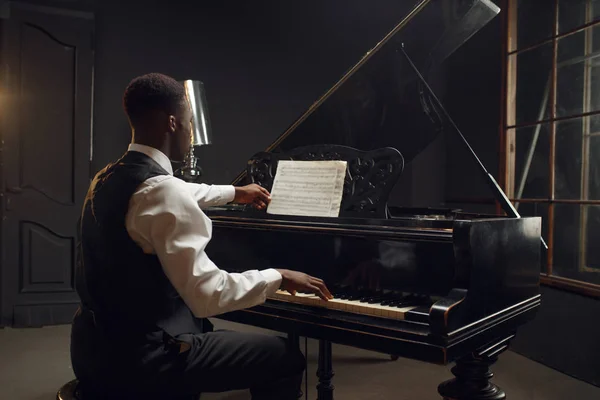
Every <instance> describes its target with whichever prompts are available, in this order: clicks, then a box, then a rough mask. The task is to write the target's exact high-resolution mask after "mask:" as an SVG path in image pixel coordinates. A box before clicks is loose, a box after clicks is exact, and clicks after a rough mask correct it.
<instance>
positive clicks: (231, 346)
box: [174, 331, 305, 400]
mask: <svg viewBox="0 0 600 400" xmlns="http://www.w3.org/2000/svg"><path fill="white" fill-rule="evenodd" d="M177 339H179V340H182V341H184V342H186V343H188V344H190V346H191V347H190V349H189V350H188V351H187V352H184V353H181V354H180V356H182V357H183V358H184V365H185V368H184V370H183V373H182V376H181V381H180V382H178V383H176V384H175V386H176V388H174V391H175V392H177V394H181V395H189V394H196V393H210V392H224V391H229V390H238V389H250V392H251V394H252V399H253V400H271V399H272V400H288V399H289V400H292V399H293V400H295V399H297V398H298V393H299V392H300V386H301V384H302V373H303V372H304V367H305V359H304V356H303V354H302V353H301V352H300V350H299V349H297V348H293V347H291V346H290V344H289V342H288V341H287V340H286V339H284V338H282V337H278V336H270V335H263V334H258V333H242V332H234V331H215V332H209V333H205V334H202V335H181V336H179V337H178V338H177Z"/></svg>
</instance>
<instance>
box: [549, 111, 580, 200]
mask: <svg viewBox="0 0 600 400" xmlns="http://www.w3.org/2000/svg"><path fill="white" fill-rule="evenodd" d="M583 128H584V121H583V119H582V118H576V119H572V120H566V121H559V122H557V123H556V142H555V145H556V159H555V162H554V195H555V196H556V198H557V199H580V198H581V189H582V187H581V177H582V176H583V175H582V170H581V169H582V157H581V154H582V143H583Z"/></svg>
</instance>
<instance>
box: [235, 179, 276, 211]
mask: <svg viewBox="0 0 600 400" xmlns="http://www.w3.org/2000/svg"><path fill="white" fill-rule="evenodd" d="M233 201H234V203H240V204H252V205H253V206H254V207H256V208H258V209H259V210H262V209H264V208H266V207H267V204H269V202H270V201H271V194H270V193H269V191H268V190H267V189H265V188H263V187H262V186H260V185H257V184H256V183H251V184H250V185H246V186H236V187H235V197H234V198H233Z"/></svg>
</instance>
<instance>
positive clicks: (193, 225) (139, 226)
mask: <svg viewBox="0 0 600 400" xmlns="http://www.w3.org/2000/svg"><path fill="white" fill-rule="evenodd" d="M129 151H139V152H141V153H144V154H146V155H147V156H149V157H151V158H152V159H153V160H154V161H156V162H157V163H158V164H159V165H160V166H161V167H162V168H164V169H165V170H166V171H167V172H168V173H169V175H161V176H156V177H152V178H150V179H148V180H146V181H145V182H144V183H142V184H141V185H140V186H139V187H138V188H137V190H136V191H135V193H134V194H133V196H132V197H131V200H130V202H129V210H128V213H127V216H126V227H127V231H128V232H129V236H130V237H131V238H132V239H133V240H134V241H135V242H136V243H137V244H138V245H139V246H140V247H141V248H142V249H143V250H144V252H145V253H148V254H156V255H157V256H158V259H159V260H160V263H161V265H162V268H163V270H164V272H165V274H166V276H167V277H168V278H169V280H170V281H171V283H172V284H173V286H174V287H175V289H176V290H177V292H178V293H179V294H180V296H181V297H182V298H183V300H184V301H185V303H186V304H187V305H188V307H189V308H190V309H191V310H192V312H193V313H194V315H195V316H196V317H199V318H206V317H211V316H215V315H218V314H222V313H225V312H229V311H234V310H239V309H243V308H248V307H252V306H255V305H258V304H261V303H263V302H264V301H265V300H266V297H267V296H268V295H271V294H273V293H274V292H275V291H276V290H277V289H278V288H279V286H280V284H281V279H282V278H281V274H280V273H279V272H277V271H276V270H274V269H270V268H269V269H265V270H262V271H257V270H251V271H246V272H244V273H228V272H226V271H223V270H221V269H219V268H218V267H217V266H216V265H215V264H214V263H213V262H212V261H211V260H210V259H209V258H208V256H207V254H206V253H205V251H204V250H205V248H206V246H207V245H208V242H209V241H210V239H211V235H212V221H211V220H210V218H208V217H207V216H206V214H204V212H203V211H202V210H201V208H203V207H208V206H215V205H223V204H226V203H229V202H231V201H233V199H234V196H235V189H234V187H233V186H231V185H206V184H196V183H188V182H185V181H183V180H181V179H179V178H176V177H174V176H173V169H172V167H171V162H170V161H169V158H168V157H167V156H166V155H165V154H164V153H162V152H161V151H159V150H157V149H155V148H152V147H148V146H143V145H139V144H130V145H129ZM232 251H234V249H232ZM243 262H244V260H240V263H243Z"/></svg>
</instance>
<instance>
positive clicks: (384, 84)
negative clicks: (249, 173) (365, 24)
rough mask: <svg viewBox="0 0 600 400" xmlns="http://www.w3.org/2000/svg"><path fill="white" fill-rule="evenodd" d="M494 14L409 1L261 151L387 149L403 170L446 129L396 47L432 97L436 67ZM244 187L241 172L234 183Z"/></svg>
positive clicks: (473, 3) (479, 1)
mask: <svg viewBox="0 0 600 400" xmlns="http://www.w3.org/2000/svg"><path fill="white" fill-rule="evenodd" d="M499 11H500V9H499V8H498V7H496V6H495V5H494V4H493V3H492V2H491V1H489V0H422V1H415V2H414V6H413V7H412V9H410V10H409V11H408V13H407V14H406V16H405V17H404V18H403V19H402V20H401V21H400V22H399V23H398V24H397V25H396V26H395V27H394V29H392V31H391V32H389V33H388V34H387V35H386V36H385V37H384V38H383V39H382V40H381V41H380V42H379V43H378V44H377V45H376V46H375V47H374V48H373V49H372V50H370V51H369V52H367V53H366V54H365V55H364V56H363V58H362V59H361V60H360V61H359V62H358V63H357V64H356V65H354V66H353V67H352V68H351V69H350V70H349V71H348V72H347V73H346V74H345V75H344V76H343V77H342V78H341V79H340V80H339V81H338V82H337V83H336V84H335V85H334V86H333V87H331V88H330V89H329V90H328V91H327V92H326V93H325V94H324V95H323V96H322V97H321V98H320V99H319V100H318V101H316V102H315V103H314V104H313V105H311V106H310V107H309V109H308V110H307V111H306V112H304V113H303V114H302V115H301V116H300V118H298V119H297V120H296V121H295V122H294V123H293V124H292V125H291V126H290V127H289V128H288V129H286V131H285V132H284V133H283V134H282V135H280V136H279V137H278V138H277V139H276V140H275V141H274V142H273V143H272V144H271V145H270V146H269V147H268V148H267V149H266V151H270V152H285V151H288V150H290V149H293V148H295V147H300V146H307V145H318V144H338V145H345V146H350V147H354V148H356V149H359V150H364V151H366V150H372V149H376V148H380V147H394V148H396V149H398V150H399V151H400V152H401V153H402V155H403V157H404V160H405V163H409V162H410V161H411V160H412V159H413V158H415V157H416V156H417V155H418V154H419V153H421V152H422V151H423V149H425V148H426V147H427V146H428V145H429V144H430V143H431V142H432V141H433V140H434V139H435V138H436V136H437V135H438V134H439V133H440V132H441V131H442V129H443V128H447V127H445V126H444V124H443V123H441V120H440V118H439V113H440V111H439V110H438V109H437V107H436V106H434V104H433V102H432V100H431V98H430V96H429V95H428V94H427V93H426V90H425V88H424V87H423V85H422V84H421V83H420V82H419V79H418V76H417V74H415V72H414V71H413V70H412V69H411V67H410V64H409V63H408V62H407V60H406V59H405V58H404V56H403V53H402V51H401V48H402V46H403V45H404V48H405V51H406V52H407V53H408V54H409V55H410V58H411V59H412V61H413V62H414V63H415V65H416V66H417V68H418V69H419V70H420V71H421V72H422V73H423V75H424V76H425V79H427V80H428V82H429V83H430V85H431V86H432V87H433V89H434V91H435V90H436V88H438V87H439V84H440V83H441V82H440V80H439V78H440V76H439V73H438V72H439V68H440V67H441V66H442V63H443V61H444V60H446V59H447V58H448V57H449V56H450V55H451V54H452V53H453V52H454V51H456V49H458V48H459V47H460V46H461V45H462V44H463V43H464V42H466V41H467V40H468V39H469V38H470V37H472V36H473V35H474V34H475V33H476V32H477V31H479V30H480V29H481V28H482V27H483V26H485V25H486V24H487V23H488V22H489V21H491V20H492V19H493V18H494V17H495V16H496V15H497V14H498V12H499ZM256 151H259V149H256ZM245 182H246V172H245V171H244V172H242V173H240V175H238V177H237V178H236V179H235V180H234V184H242V183H245Z"/></svg>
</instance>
